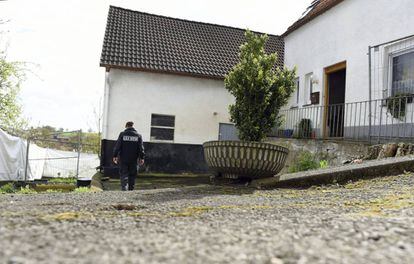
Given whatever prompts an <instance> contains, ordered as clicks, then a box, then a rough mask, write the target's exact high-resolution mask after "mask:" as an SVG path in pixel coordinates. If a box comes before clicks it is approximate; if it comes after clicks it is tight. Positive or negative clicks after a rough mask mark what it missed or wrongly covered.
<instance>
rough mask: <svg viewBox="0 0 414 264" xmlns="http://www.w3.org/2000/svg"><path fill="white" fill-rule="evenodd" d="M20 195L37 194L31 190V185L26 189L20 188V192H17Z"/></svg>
mask: <svg viewBox="0 0 414 264" xmlns="http://www.w3.org/2000/svg"><path fill="white" fill-rule="evenodd" d="M17 193H19V194H36V193H37V192H36V191H35V190H33V189H31V188H30V186H29V185H26V186H25V187H20V190H19V191H17Z"/></svg>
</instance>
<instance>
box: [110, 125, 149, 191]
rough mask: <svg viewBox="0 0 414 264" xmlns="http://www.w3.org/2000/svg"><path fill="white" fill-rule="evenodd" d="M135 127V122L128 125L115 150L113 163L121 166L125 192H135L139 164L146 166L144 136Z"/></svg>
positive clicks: (121, 134) (120, 135) (122, 185)
mask: <svg viewBox="0 0 414 264" xmlns="http://www.w3.org/2000/svg"><path fill="white" fill-rule="evenodd" d="M133 126H134V123H133V122H127V123H126V125H125V130H124V131H123V132H121V133H120V134H119V137H118V140H117V142H116V145H115V148H114V155H113V161H114V163H115V164H119V169H120V176H121V187H122V190H123V191H126V190H129V191H132V190H134V186H135V177H136V176H137V164H139V165H141V166H142V165H144V158H145V153H144V145H143V142H142V136H141V135H140V134H138V132H137V131H136V130H135V128H134V127H133Z"/></svg>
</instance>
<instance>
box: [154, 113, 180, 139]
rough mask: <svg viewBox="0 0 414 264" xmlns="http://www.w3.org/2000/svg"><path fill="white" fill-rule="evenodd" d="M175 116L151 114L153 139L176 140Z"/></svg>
mask: <svg viewBox="0 0 414 264" xmlns="http://www.w3.org/2000/svg"><path fill="white" fill-rule="evenodd" d="M174 127H175V116H170V115H158V114H152V115H151V136H150V138H151V141H174Z"/></svg>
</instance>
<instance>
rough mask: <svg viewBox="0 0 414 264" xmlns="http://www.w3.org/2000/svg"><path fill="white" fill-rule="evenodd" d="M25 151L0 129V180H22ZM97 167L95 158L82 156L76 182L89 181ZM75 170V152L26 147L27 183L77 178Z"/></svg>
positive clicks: (97, 162)
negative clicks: (44, 178)
mask: <svg viewBox="0 0 414 264" xmlns="http://www.w3.org/2000/svg"><path fill="white" fill-rule="evenodd" d="M26 148H27V143H26V141H25V140H23V139H21V138H18V137H13V136H10V135H9V134H7V133H5V132H4V131H3V130H1V129H0V181H21V180H24V178H25V164H26ZM98 165H99V157H98V155H96V154H88V153H81V154H80V159H79V176H78V179H82V180H90V179H91V178H92V176H93V175H94V174H95V171H96V169H95V168H96V167H97V166H98ZM77 168H78V153H77V152H72V151H62V150H54V149H46V148H41V147H39V146H37V145H35V144H33V143H31V144H30V146H29V166H28V176H27V180H29V181H30V180H38V179H41V178H42V177H55V178H57V177H59V178H60V177H61V178H68V177H76V173H77Z"/></svg>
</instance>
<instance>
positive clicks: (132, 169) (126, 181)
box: [119, 162, 137, 191]
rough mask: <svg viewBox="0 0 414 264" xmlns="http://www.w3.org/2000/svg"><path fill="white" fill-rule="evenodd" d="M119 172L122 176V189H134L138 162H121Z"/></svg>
mask: <svg viewBox="0 0 414 264" xmlns="http://www.w3.org/2000/svg"><path fill="white" fill-rule="evenodd" d="M119 172H120V176H121V189H122V191H126V190H129V191H132V190H134V187H135V177H136V176H137V163H136V162H121V163H120V165H119Z"/></svg>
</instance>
